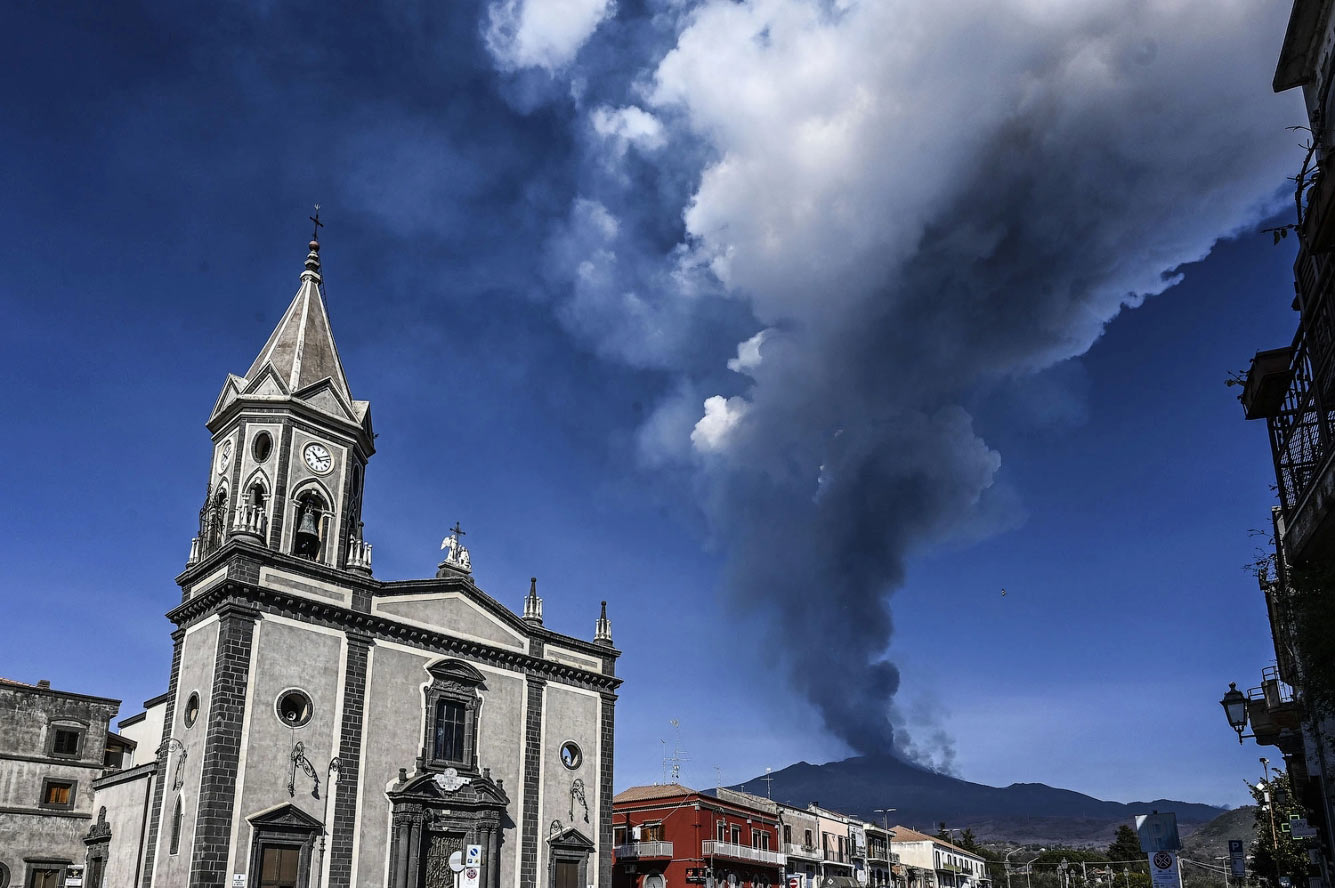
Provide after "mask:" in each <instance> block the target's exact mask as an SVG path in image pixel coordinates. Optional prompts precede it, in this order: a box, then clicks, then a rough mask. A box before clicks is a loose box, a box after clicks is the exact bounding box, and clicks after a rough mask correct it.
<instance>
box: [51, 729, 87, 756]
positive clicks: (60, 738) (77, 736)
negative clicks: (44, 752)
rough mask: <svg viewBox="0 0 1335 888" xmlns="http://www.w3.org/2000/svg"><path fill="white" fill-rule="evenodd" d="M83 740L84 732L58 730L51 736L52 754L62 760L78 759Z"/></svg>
mask: <svg viewBox="0 0 1335 888" xmlns="http://www.w3.org/2000/svg"><path fill="white" fill-rule="evenodd" d="M82 739H83V731H80V730H79V729H77V728H56V729H54V730H53V731H52V736H51V754H52V755H58V756H60V757H61V758H77V757H78V755H79V741H80V740H82Z"/></svg>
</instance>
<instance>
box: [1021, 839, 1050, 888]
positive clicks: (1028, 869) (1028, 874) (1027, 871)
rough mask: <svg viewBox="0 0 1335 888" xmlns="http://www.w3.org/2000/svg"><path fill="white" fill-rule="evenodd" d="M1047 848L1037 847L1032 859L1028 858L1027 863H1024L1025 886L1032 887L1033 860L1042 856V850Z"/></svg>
mask: <svg viewBox="0 0 1335 888" xmlns="http://www.w3.org/2000/svg"><path fill="white" fill-rule="evenodd" d="M1047 850H1048V849H1047V848H1039V849H1038V854H1036V855H1035V856H1034V858H1033V860H1030V861H1029V862H1028V863H1026V864H1025V865H1024V883H1025V886H1026V888H1034V879H1033V873H1034V860H1038V858H1040V857H1042V856H1043V852H1044V851H1047Z"/></svg>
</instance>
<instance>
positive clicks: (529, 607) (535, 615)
mask: <svg viewBox="0 0 1335 888" xmlns="http://www.w3.org/2000/svg"><path fill="white" fill-rule="evenodd" d="M524 619H525V620H528V621H529V622H531V623H537V624H538V625H539V626H541V625H542V599H541V598H539V597H538V578H537V577H530V578H529V581H528V595H526V596H525V597H524Z"/></svg>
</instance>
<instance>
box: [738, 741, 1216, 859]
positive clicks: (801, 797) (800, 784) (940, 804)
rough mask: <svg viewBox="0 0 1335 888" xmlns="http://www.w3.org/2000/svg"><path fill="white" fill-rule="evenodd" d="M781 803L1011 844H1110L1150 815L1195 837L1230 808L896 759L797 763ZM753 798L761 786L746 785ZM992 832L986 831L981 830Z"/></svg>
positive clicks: (787, 774)
mask: <svg viewBox="0 0 1335 888" xmlns="http://www.w3.org/2000/svg"><path fill="white" fill-rule="evenodd" d="M769 776H770V777H771V778H772V780H773V782H772V784H771V785H770V793H771V797H772V798H773V799H774V800H775V801H782V802H788V803H790V804H794V805H798V806H805V805H807V804H808V803H810V802H816V803H818V804H820V805H822V806H824V807H827V808H832V809H834V810H836V811H844V812H846V813H849V814H857V815H859V816H861V817H864V818H866V819H867V820H879V819H880V818H879V817H878V816H877V815H876V814H875V810H876V809H877V808H895V809H896V811H895V814H894V819H895V820H896V821H898V822H899V823H902V824H904V825H906V826H918V827H923V828H927V827H932V826H934V825H935V824H936V823H938V822H940V821H945V822H946V823H948V824H949V825H950V826H958V827H964V826H971V827H973V828H974V830H975V832H978V834H979V837H980V838H984V837H985V838H990V839H997V840H1002V839H1006V840H1011V841H1039V842H1058V841H1071V842H1079V843H1082V844H1099V843H1106V841H1109V840H1111V837H1112V834H1113V832H1114V830H1115V828H1116V824H1118V823H1125V822H1127V821H1129V820H1130V819H1131V818H1132V816H1133V815H1135V814H1144V813H1148V812H1150V811H1154V810H1157V811H1173V812H1176V814H1177V817H1178V821H1179V823H1181V824H1183V825H1184V826H1186V827H1187V828H1186V829H1184V830H1183V831H1184V832H1190V827H1191V825H1193V824H1201V823H1205V822H1207V821H1210V820H1213V819H1214V818H1215V817H1217V816H1218V815H1219V814H1221V813H1222V812H1223V811H1224V809H1223V808H1218V807H1215V806H1213V805H1202V804H1197V803H1192V802H1179V801H1173V800H1169V799H1153V800H1150V801H1145V802H1129V803H1122V802H1108V801H1103V800H1101V799H1096V798H1094V797H1093V796H1088V795H1085V794H1083V793H1079V792H1074V791H1072V790H1069V789H1060V788H1057V787H1052V786H1047V785H1046V784H1043V783H1013V784H1011V785H1010V786H1004V787H999V786H987V785H985V784H982V783H972V782H970V781H967V780H961V779H959V778H958V777H951V776H949V775H947V774H939V773H937V772H935V771H929V770H927V769H925V768H922V767H919V766H918V765H914V764H911V763H909V762H906V761H904V760H902V759H899V758H896V757H894V756H889V755H884V756H858V757H854V758H848V759H844V760H843V761H838V762H830V763H828V764H825V765H812V764H808V763H807V762H798V763H797V764H795V765H790V766H789V767H787V768H784V769H783V770H781V771H775V772H773V773H772V774H771V775H769ZM748 783H749V785H750V787H751V789H752V790H753V791H754V790H756V789H758V788H760V787H761V786H763V784H762V783H760V782H759V778H758V779H757V780H752V781H748ZM984 829H986V830H987V831H986V832H984V831H983V830H984Z"/></svg>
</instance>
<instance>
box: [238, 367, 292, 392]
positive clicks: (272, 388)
mask: <svg viewBox="0 0 1335 888" xmlns="http://www.w3.org/2000/svg"><path fill="white" fill-rule="evenodd" d="M243 381H244V382H245V383H246V385H245V388H244V390H243V391H242V392H241V393H242V394H243V395H251V396H254V397H257V398H283V397H286V396H287V394H288V392H287V386H286V385H285V384H284V383H283V378H282V377H281V376H279V375H278V371H277V370H275V369H274V367H273V365H272V364H265V365H264V366H262V367H260V368H259V370H257V371H255V374H254V375H253V376H251V377H248V379H247V380H243Z"/></svg>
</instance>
